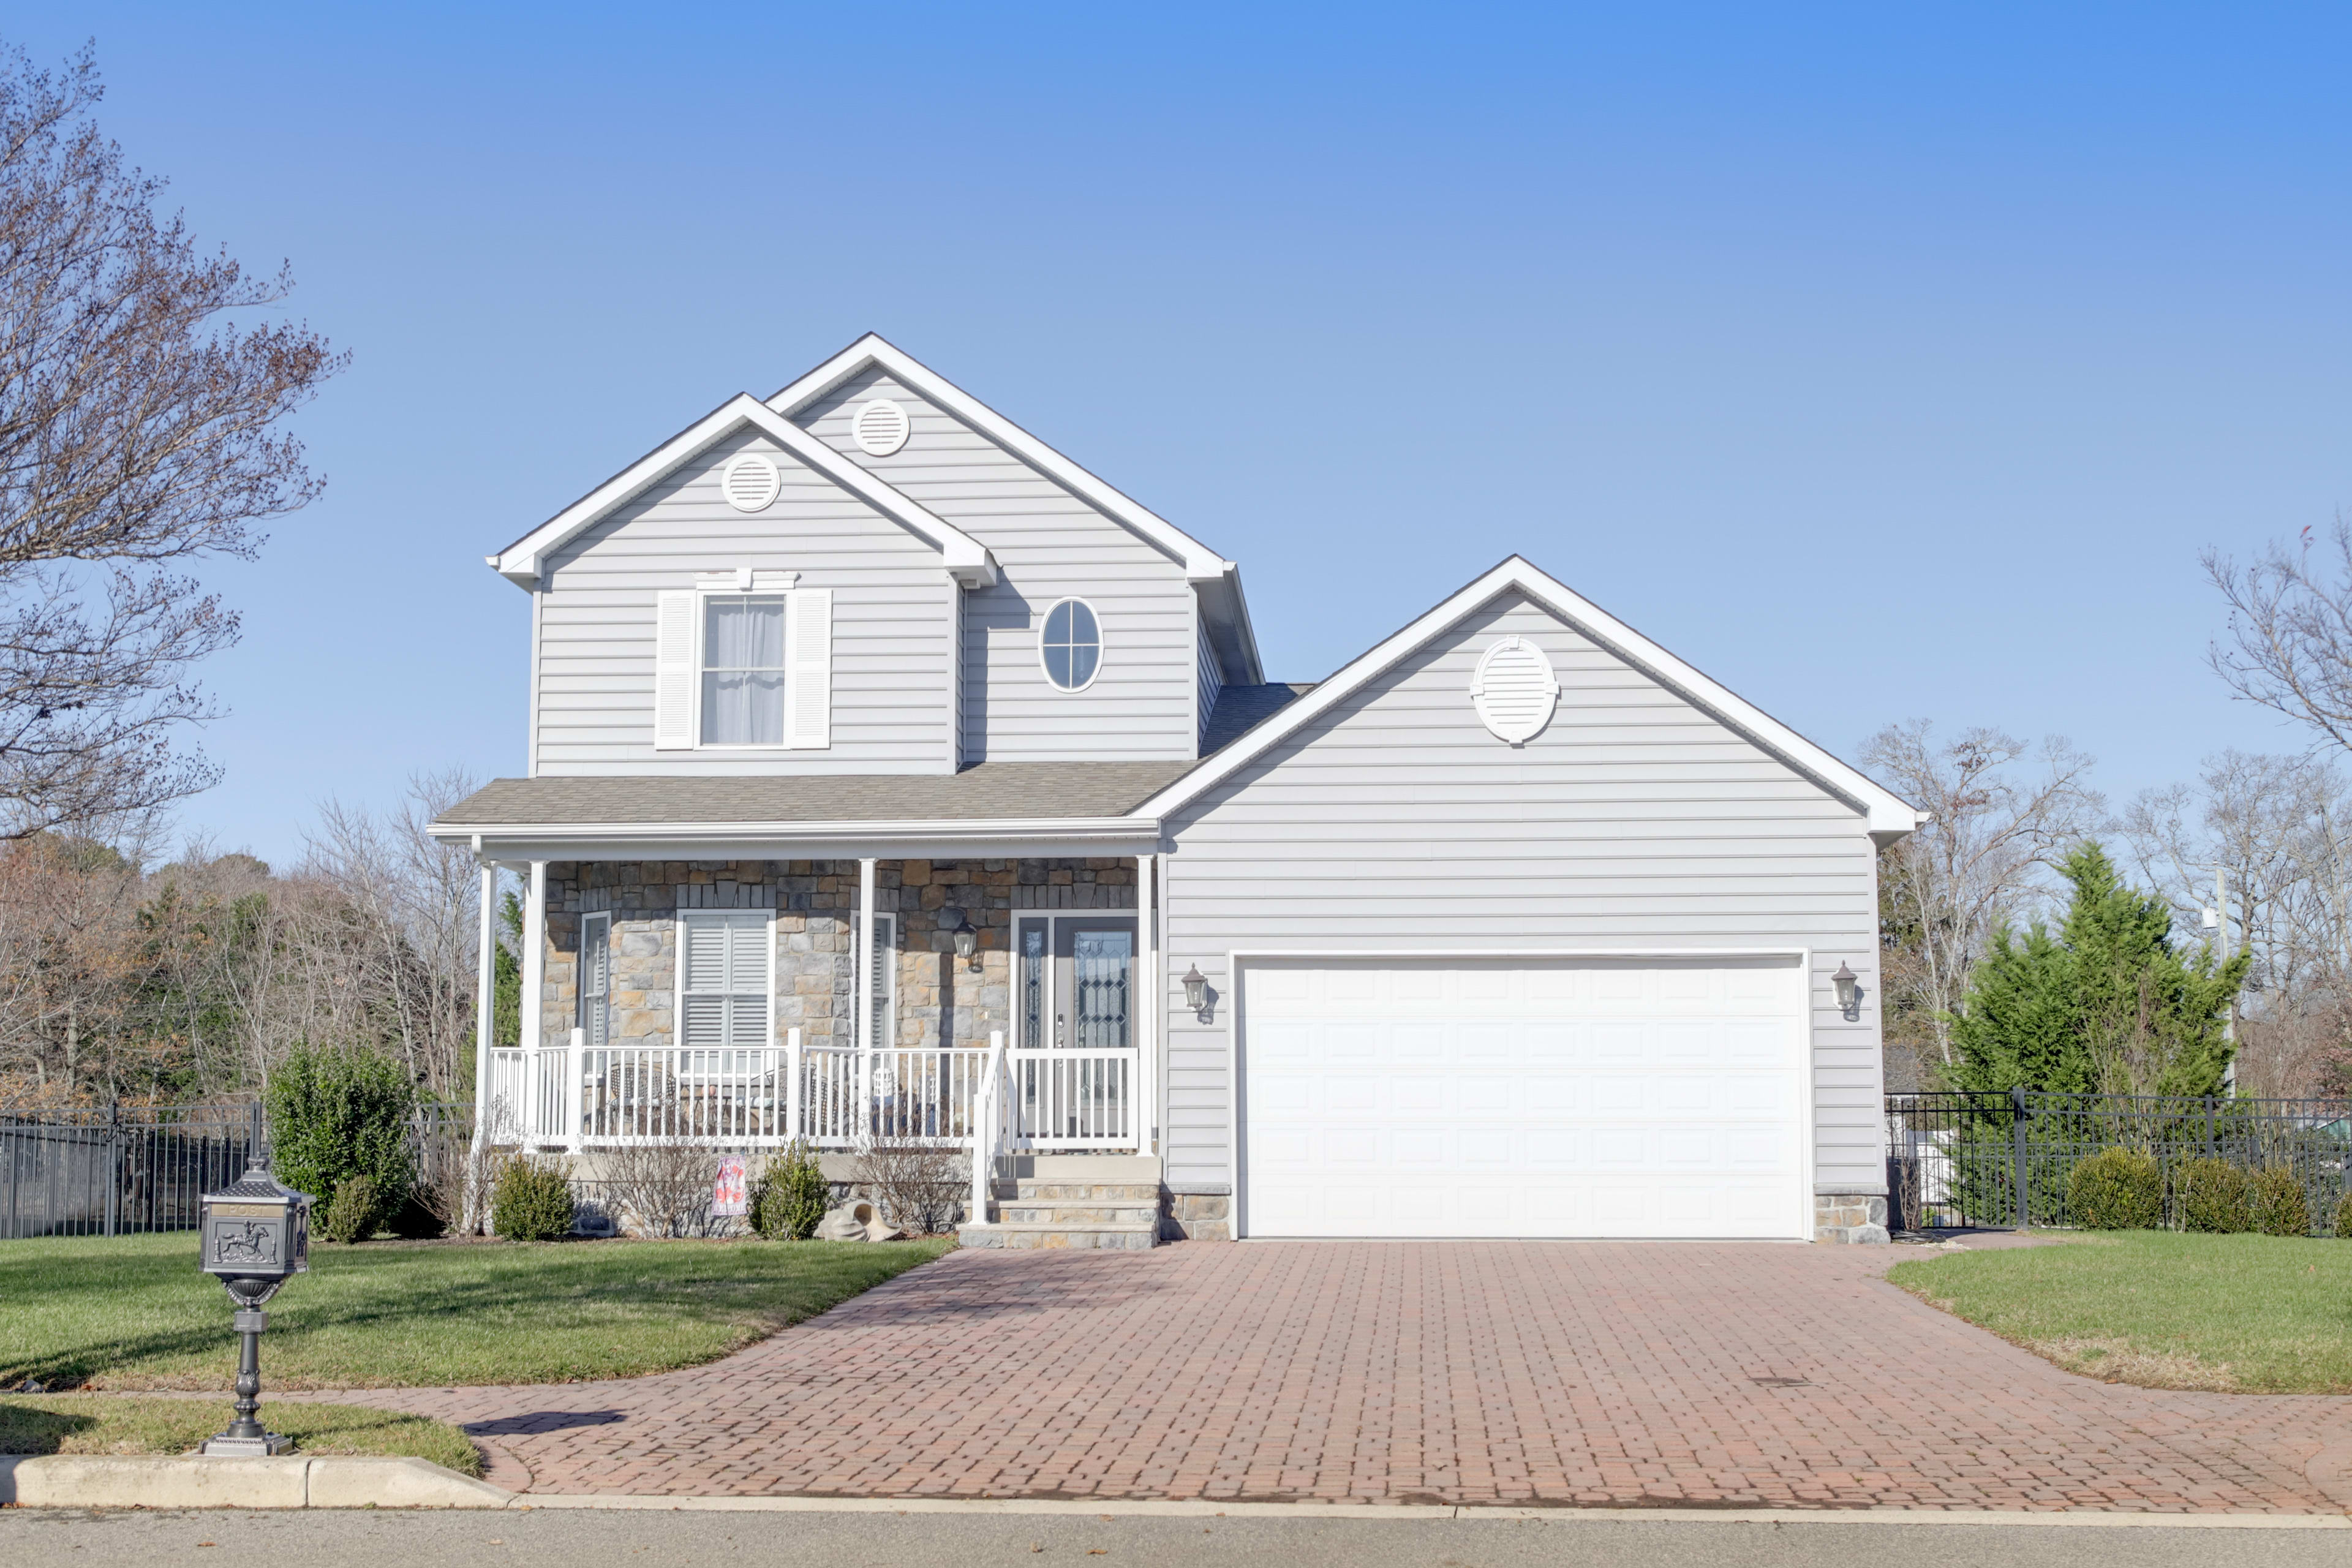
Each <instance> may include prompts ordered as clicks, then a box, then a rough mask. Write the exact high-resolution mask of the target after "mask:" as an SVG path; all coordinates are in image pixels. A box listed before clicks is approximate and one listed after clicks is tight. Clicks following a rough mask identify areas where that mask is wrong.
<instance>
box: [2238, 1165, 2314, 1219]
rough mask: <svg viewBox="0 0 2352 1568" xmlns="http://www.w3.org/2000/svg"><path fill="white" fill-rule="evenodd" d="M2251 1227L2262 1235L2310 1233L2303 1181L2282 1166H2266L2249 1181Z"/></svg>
mask: <svg viewBox="0 0 2352 1568" xmlns="http://www.w3.org/2000/svg"><path fill="white" fill-rule="evenodd" d="M2248 1185H2249V1187H2250V1188H2251V1192H2250V1194H2249V1195H2250V1197H2251V1199H2252V1210H2253V1214H2252V1218H2253V1222H2254V1228H2255V1229H2256V1230H2259V1231H2261V1232H2262V1233H2263V1235H2264V1236H2309V1235H2310V1234H2311V1200H2310V1199H2308V1198H2306V1197H2305V1196H2304V1194H2303V1182H2302V1180H2301V1178H2299V1177H2297V1176H2296V1175H2295V1173H2294V1172H2293V1171H2291V1170H2289V1169H2288V1168H2287V1167H2286V1166H2284V1165H2265V1166H2263V1168H2262V1169H2261V1170H2259V1171H2256V1172H2255V1173H2254V1179H2253V1180H2252V1182H2251V1183H2250V1184H2248Z"/></svg>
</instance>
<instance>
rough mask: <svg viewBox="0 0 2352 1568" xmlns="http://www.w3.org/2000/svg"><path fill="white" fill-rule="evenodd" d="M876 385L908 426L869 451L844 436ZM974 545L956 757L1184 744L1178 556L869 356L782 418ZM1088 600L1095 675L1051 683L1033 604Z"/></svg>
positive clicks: (1187, 699)
mask: <svg viewBox="0 0 2352 1568" xmlns="http://www.w3.org/2000/svg"><path fill="white" fill-rule="evenodd" d="M873 397H887V398H890V399H893V400H894V401H896V402H898V403H899V404H900V405H903V406H904V407H905V408H906V410H907V412H908V417H909V419H910V421H911V423H912V433H911V434H910V435H909V436H908V439H907V444H906V445H905V446H904V447H900V448H899V449H898V451H896V452H894V453H892V454H891V455H890V456H888V457H887V458H877V457H873V456H871V455H870V454H868V453H867V452H866V451H865V450H864V449H863V448H861V447H859V446H858V445H857V443H856V440H855V439H854V438H853V437H851V435H850V432H849V420H850V416H851V415H852V414H854V413H855V412H856V406H857V405H859V404H861V403H864V402H865V401H866V400H867V399H868V398H873ZM793 417H794V418H795V420H796V421H797V422H798V423H799V424H800V425H801V426H803V428H805V429H807V430H809V431H811V432H812V433H814V435H816V436H817V437H820V438H821V439H823V440H824V441H826V442H829V443H830V444H831V445H832V446H833V447H835V448H836V449H837V450H839V451H841V452H843V453H845V454H846V455H847V456H848V457H849V458H850V459H851V460H852V461H855V462H857V463H861V464H863V465H865V466H866V468H871V469H872V470H873V471H874V472H876V473H877V474H878V475H880V476H881V477H882V478H883V479H887V480H888V481H889V483H890V484H891V485H893V486H894V487H896V488H897V489H899V490H900V491H902V492H904V493H905V494H906V495H908V496H909V497H911V498H912V499H914V500H918V501H919V502H921V503H922V504H923V505H924V506H926V507H929V509H930V510H932V511H934V512H936V513H937V514H939V515H940V517H942V518H945V519H946V520H947V521H950V522H951V523H953V524H954V525H955V526H956V527H958V528H960V529H961V530H963V531H965V532H966V533H968V534H970V535H971V537H972V538H974V539H976V540H978V541H979V542H981V543H982V545H984V546H986V547H987V548H988V549H989V551H990V552H992V553H993V554H994V556H995V557H996V563H997V567H998V571H999V573H1000V574H1001V577H1000V581H999V582H998V584H997V585H996V586H995V587H993V588H987V589H981V590H977V591H975V592H972V593H969V594H967V595H964V604H963V622H964V629H963V658H964V670H963V682H964V690H963V724H962V729H963V757H964V760H965V761H967V762H999V763H1003V762H1055V761H1061V760H1065V759H1069V758H1087V759H1093V760H1096V761H1104V762H1145V761H1165V760H1173V759H1180V758H1184V757H1190V756H1193V755H1196V754H1197V752H1196V747H1197V744H1198V735H1197V732H1196V731H1195V728H1194V716H1193V695H1194V694H1193V682H1194V677H1195V671H1194V668H1193V647H1192V642H1193V635H1194V634H1193V624H1192V623H1193V616H1192V588H1191V586H1190V584H1188V583H1187V582H1186V581H1185V577H1184V572H1183V568H1182V566H1181V563H1178V562H1177V561H1175V560H1174V559H1172V558H1171V557H1170V556H1169V555H1168V554H1167V553H1166V552H1164V551H1162V550H1161V549H1160V547H1159V546H1157V545H1155V544H1152V543H1150V542H1148V541H1146V540H1145V539H1143V538H1142V537H1140V536H1139V535H1138V534H1136V533H1134V532H1132V531H1129V529H1128V528H1127V527H1125V526H1124V525H1123V524H1121V523H1119V522H1117V521H1114V520H1112V519H1111V518H1109V517H1107V516H1105V515H1104V514H1103V513H1102V512H1100V511H1098V510H1096V509H1095V508H1094V507H1093V506H1092V505H1090V504H1089V503H1087V501H1085V500H1081V499H1080V498H1078V497H1077V496H1076V495H1073V494H1072V493H1071V492H1070V491H1068V490H1066V489H1064V488H1063V487H1062V486H1061V485H1059V484H1057V483H1056V482H1055V481H1054V480H1052V479H1048V478H1046V477H1045V475H1044V474H1041V473H1039V472H1038V471H1037V470H1036V469H1034V468H1031V467H1029V465H1028V464H1026V463H1024V462H1023V461H1022V460H1021V459H1020V458H1016V457H1014V456H1013V454H1012V453H1010V452H1008V451H1006V450H1005V449H1004V448H1003V447H999V446H998V445H997V444H996V443H995V442H994V441H992V440H991V439H989V438H988V437H986V436H984V435H982V434H981V433H980V432H979V431H977V430H975V429H973V428H971V426H968V425H965V424H964V423H963V422H962V421H961V420H960V419H957V418H955V417H954V416H951V415H950V414H948V413H946V412H945V411H943V410H941V409H940V408H939V407H937V406H936V405H932V404H930V403H929V402H927V401H925V400H924V399H923V398H922V397H920V396H919V395H916V394H915V393H913V392H910V391H909V390H908V389H907V388H906V387H904V386H902V385H900V384H898V382H896V381H895V380H893V379H891V378H890V377H889V376H888V375H887V374H885V373H884V372H882V371H880V370H878V369H875V370H868V371H866V372H865V373H864V374H860V375H858V376H856V377H854V378H853V379H852V380H850V381H849V382H847V383H845V384H844V385H842V386H841V387H839V388H837V389H836V390H835V391H834V392H832V393H829V394H827V395H825V396H824V397H823V398H821V399H819V400H818V401H817V402H815V403H814V404H812V405H809V406H808V407H806V408H804V409H803V410H801V412H800V413H798V414H797V415H795V416H793ZM1071 597H1075V598H1081V599H1084V600H1086V602H1087V604H1089V605H1092V606H1093V607H1094V611H1095V614H1096V616H1097V618H1098V619H1099V620H1100V622H1101V625H1102V632H1103V645H1104V647H1103V664H1102V672H1101V673H1100V674H1099V675H1098V676H1097V678H1096V679H1095V681H1094V683H1093V684H1092V685H1091V686H1088V687H1087V689H1085V690H1084V691H1077V692H1066V691H1059V690H1056V689H1055V688H1054V687H1053V685H1052V684H1051V683H1050V682H1048V681H1047V680H1046V679H1045V670H1044V669H1043V668H1042V667H1041V666H1040V664H1039V661H1038V658H1037V631H1038V627H1039V626H1040V625H1041V624H1042V622H1043V621H1044V619H1045V612H1046V611H1047V610H1048V609H1050V608H1052V606H1053V605H1055V603H1056V602H1057V601H1059V600H1061V599H1064V598H1071Z"/></svg>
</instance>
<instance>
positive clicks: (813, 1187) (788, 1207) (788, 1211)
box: [751, 1139, 833, 1241]
mask: <svg viewBox="0 0 2352 1568" xmlns="http://www.w3.org/2000/svg"><path fill="white" fill-rule="evenodd" d="M832 1206H833V1184H831V1183H830V1182H828V1181H826V1180H825V1179H824V1167H823V1166H821V1165H819V1164H818V1163H817V1158H816V1153H815V1152H814V1150H812V1149H811V1148H810V1147H809V1146H808V1144H807V1143H805V1142H801V1141H800V1140H798V1139H795V1140H794V1141H793V1145H792V1147H791V1148H789V1149H787V1150H785V1151H784V1154H783V1158H782V1159H781V1160H779V1161H777V1162H776V1163H773V1164H772V1165H770V1166H769V1167H768V1168H767V1169H766V1170H764V1171H762V1172H761V1173H760V1180H759V1184H758V1185H757V1186H755V1187H754V1188H753V1189H752V1192H751V1226H752V1228H753V1229H755V1230H757V1231H758V1232H759V1233H760V1234H761V1236H764V1237H768V1238H769V1239H770V1240H772V1241H806V1240H807V1239H808V1238H809V1237H812V1236H814V1235H815V1234H816V1227H817V1223H818V1222H819V1221H820V1220H822V1219H824V1211H825V1210H827V1209H829V1208H831V1207H832Z"/></svg>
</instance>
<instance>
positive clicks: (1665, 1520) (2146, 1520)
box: [511, 1492, 2352, 1530]
mask: <svg viewBox="0 0 2352 1568" xmlns="http://www.w3.org/2000/svg"><path fill="white" fill-rule="evenodd" d="M511 1506H512V1507H514V1508H517V1509H541V1508H544V1509H603V1510H663V1511H667V1512H682V1513H908V1514H912V1513H967V1514H970V1513H982V1514H990V1513H992V1514H1091V1515H1093V1516H1095V1517H1097V1518H1100V1519H1110V1518H1127V1519H1137V1518H1140V1519H1170V1518H1174V1519H1211V1518H1214V1519H1224V1518H1228V1517H1230V1518H1234V1519H1320V1520H1327V1521H1342V1520H1353V1519H1362V1520H1396V1521H1422V1522H1424V1523H1427V1522H1432V1521H1439V1520H1463V1521H1472V1522H1475V1521H1481V1520H1508V1521H1528V1522H1535V1523H1543V1524H1627V1523H1633V1524H1878V1525H1888V1524H1896V1525H1915V1524H1935V1525H1978V1526H1983V1525H2028V1526H2033V1527H2037V1528H2043V1529H2047V1528H2051V1527H2053V1526H2054V1527H2059V1528H2069V1529H2078V1530H2079V1529H2093V1530H2102V1529H2109V1530H2111V1529H2150V1528H2153V1529H2158V1530H2167V1529H2169V1530H2352V1517H2347V1516H2346V1515H2344V1514H2336V1513H2096V1512H2091V1511H2088V1510H2084V1511H2079V1512H2065V1513H2029V1512H2025V1511H2022V1510H1993V1509H1906V1508H1824V1509H1811V1508H1606V1507H1564V1508H1513V1507H1510V1506H1508V1505H1505V1504H1485V1505H1480V1504H1470V1505H1459V1504H1454V1503H1343V1502H1337V1503H1335V1502H1214V1501H1207V1500H1198V1499H1185V1500H1176V1499H1170V1500H1165V1501H1156V1502H1147V1501H1111V1500H1105V1501H1101V1502H1085V1501H1081V1500H1076V1499H1072V1498H822V1497H656V1496H646V1495H642V1494H635V1493H625V1492H585V1493H568V1494H567V1493H562V1492H528V1493H525V1494H523V1495H521V1496H519V1497H517V1498H516V1499H515V1500H514V1502H513V1503H512V1505H511Z"/></svg>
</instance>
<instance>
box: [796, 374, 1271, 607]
mask: <svg viewBox="0 0 2352 1568" xmlns="http://www.w3.org/2000/svg"><path fill="white" fill-rule="evenodd" d="M873 365H879V366H881V367H882V368H883V369H884V370H886V371H887V372H889V373H890V374H891V376H892V377H893V378H894V379H896V380H898V381H900V382H903V383H905V384H906V385H907V386H908V387H909V388H911V389H912V390H913V391H915V392H918V393H920V394H921V395H923V396H924V397H925V398H927V399H929V401H930V402H932V403H935V404H937V405H939V406H940V407H941V408H944V409H946V410H947V411H948V412H949V413H950V414H952V415H954V416H956V417H957V418H959V419H961V420H962V421H963V422H964V423H965V424H967V425H970V426H972V427H973V428H974V429H976V430H979V431H981V432H982V434H984V435H986V436H987V437H989V438H990V439H991V440H992V441H994V442H995V443H996V444H997V445H998V446H1000V447H1003V448H1004V449H1005V450H1007V451H1009V452H1011V453H1013V455H1014V456H1016V457H1018V458H1020V459H1021V460H1022V461H1023V462H1024V463H1027V464H1028V465H1029V466H1030V467H1031V468H1035V469H1037V470H1038V471H1039V472H1041V473H1044V474H1045V475H1046V476H1047V477H1049V478H1051V479H1054V480H1055V481H1056V482H1058V483H1060V484H1061V485H1063V486H1064V487H1066V488H1067V489H1070V490H1072V491H1074V492H1075V493H1076V494H1077V495H1080V496H1082V497H1084V498H1085V499H1086V500H1087V501H1089V502H1091V503H1092V504H1093V505H1094V506H1095V507H1097V509H1099V510H1102V511H1104V512H1106V513H1108V514H1109V515H1110V516H1111V517H1113V518H1115V519H1117V520H1118V521H1120V522H1122V523H1124V524H1126V525H1127V526H1128V527H1129V528H1130V529H1132V530H1134V531H1136V532H1137V533H1139V534H1141V535H1143V537H1144V538H1146V539H1148V540H1150V541H1151V542H1153V543H1154V544H1157V545H1158V546H1160V549H1162V550H1165V551H1166V552H1168V553H1169V554H1170V555H1171V556H1173V557H1175V558H1176V559H1177V560H1178V561H1180V562H1181V563H1183V565H1184V574H1185V576H1186V577H1187V578H1188V579H1189V580H1191V581H1192V582H1195V583H1203V582H1211V581H1214V580H1215V579H1217V578H1220V577H1223V576H1227V575H1229V574H1234V573H1236V572H1238V571H1239V570H1240V568H1238V567H1236V566H1235V565H1234V563H1232V562H1230V561H1227V560H1225V559H1224V558H1223V557H1222V556H1220V555H1219V554H1218V553H1217V552H1215V551H1213V550H1212V549H1210V548H1209V547H1208V546H1207V545H1205V544H1203V543H1202V542H1200V541H1199V540H1197V539H1195V538H1193V537H1192V535H1191V534H1189V533H1187V532H1185V531H1183V530H1182V529H1181V528H1179V527H1177V526H1176V525H1175V524H1174V523H1172V522H1170V521H1168V520H1167V519H1166V518H1164V517H1161V516H1160V515H1159V514H1158V513H1157V512H1154V511H1153V510H1151V509H1150V507H1147V506H1145V505H1144V504H1143V503H1142V502H1140V501H1138V500H1135V499H1134V498H1133V497H1131V496H1128V495H1124V494H1122V493H1120V492H1119V491H1118V490H1117V489H1113V488H1112V487H1111V486H1109V485H1108V484H1106V483H1105V482H1103V481H1102V480H1101V479H1097V478H1096V477H1095V476H1094V475H1092V474H1090V473H1088V472H1087V470H1086V469H1084V468H1080V467H1078V465H1077V464H1076V463H1074V462H1072V461H1071V460H1070V459H1069V458H1066V457H1064V456H1063V455H1062V454H1061V453H1059V452H1057V451H1055V450H1054V448H1053V447H1048V446H1047V445H1045V442H1043V441H1040V440H1039V439H1037V437H1034V436H1032V435H1031V434H1029V432H1028V431H1026V430H1024V429H1023V428H1021V426H1018V425H1015V424H1014V423H1013V421H1012V420H1010V419H1007V418H1006V417H1004V416H1003V415H1002V414H999V413H997V412H996V410H994V409H993V408H991V407H989V406H988V405H986V404H985V403H982V401H981V400H980V399H978V398H977V397H974V396H972V395H971V394H970V393H968V392H966V391H964V390H963V388H961V387H960V386H958V385H956V384H954V383H953V382H950V381H949V380H948V379H947V378H946V377H945V376H943V375H941V374H939V373H938V372H937V371H935V370H932V369H931V368H930V367H929V366H928V365H926V364H923V363H920V362H919V361H918V360H916V359H914V358H912V357H910V356H909V355H908V354H907V353H906V352H905V351H903V350H901V349H899V348H898V347H896V346H895V345H893V344H891V343H889V342H885V341H884V340H883V339H881V338H879V337H877V336H876V335H875V334H874V333H872V332H868V333H866V335H865V336H864V337H862V338H860V339H858V340H857V341H856V342H854V343H852V344H850V345H849V346H848V347H847V348H845V349H844V350H842V351H841V352H840V353H837V354H835V355H834V356H833V357H832V358H831V359H829V360H827V361H825V362H824V363H823V364H821V365H819V366H817V367H816V368H815V369H814V370H813V371H811V372H809V373H808V374H806V375H804V376H802V377H801V378H800V379H799V380H798V381H795V382H793V384H791V385H790V386H787V387H785V388H784V389H783V390H782V392H779V393H777V394H776V395H774V396H773V397H771V398H770V399H768V406H769V407H771V408H772V409H774V410H775V411H776V412H777V413H778V414H781V415H782V416H784V417H786V418H787V419H789V418H791V417H792V416H793V415H795V414H798V413H799V412H800V411H801V410H802V409H803V408H806V407H807V406H808V405H810V404H812V403H814V402H815V401H816V400H817V399H818V398H820V397H823V396H824V395H825V394H827V393H829V392H831V391H833V390H834V389H835V387H837V386H839V385H841V384H842V383H844V382H845V381H847V380H849V379H850V377H852V376H854V375H857V374H861V373H862V372H864V371H865V370H866V369H867V368H868V367H869V366H873Z"/></svg>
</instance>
